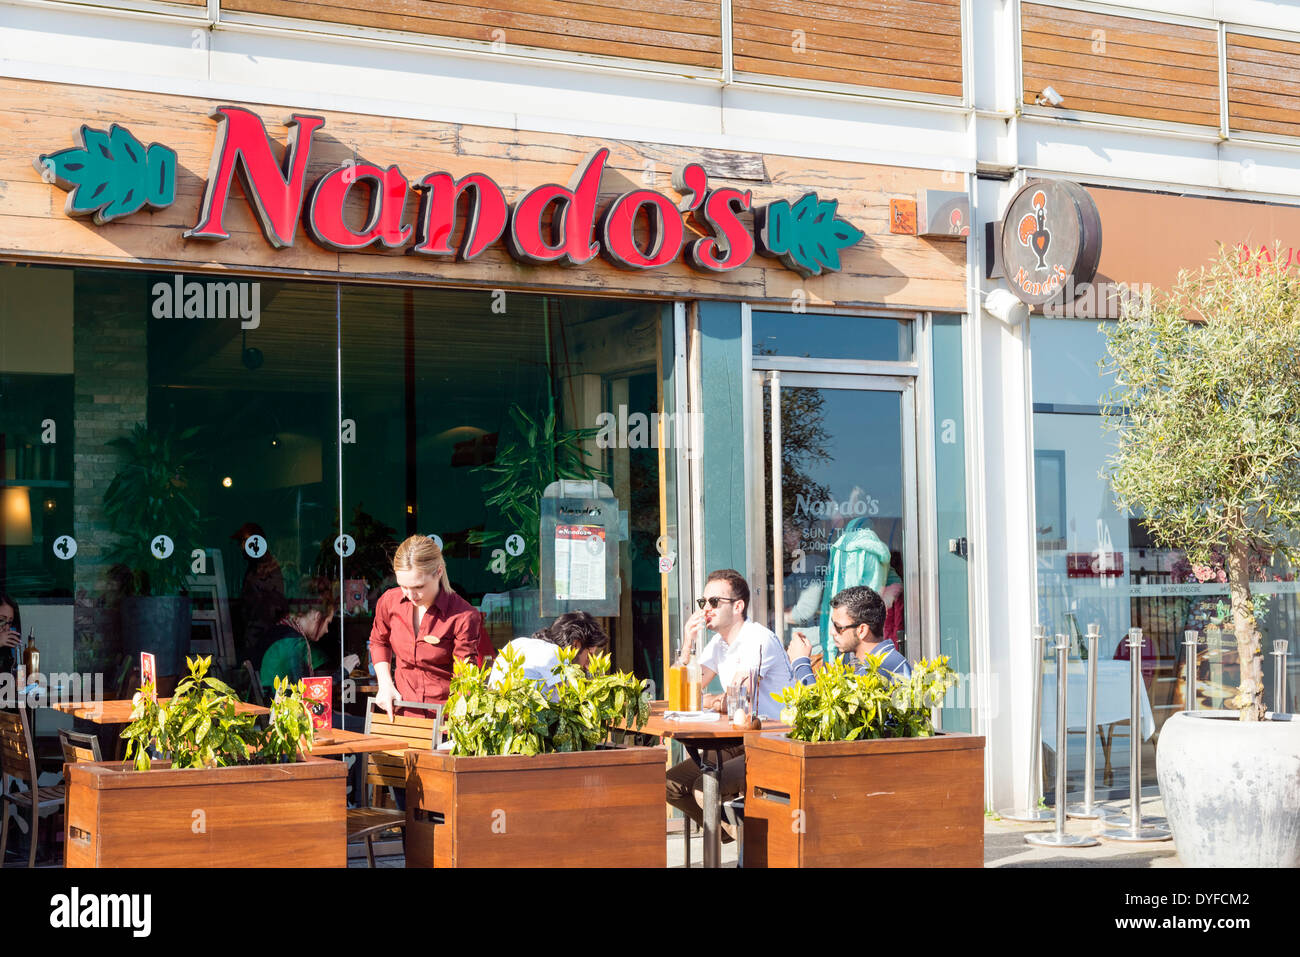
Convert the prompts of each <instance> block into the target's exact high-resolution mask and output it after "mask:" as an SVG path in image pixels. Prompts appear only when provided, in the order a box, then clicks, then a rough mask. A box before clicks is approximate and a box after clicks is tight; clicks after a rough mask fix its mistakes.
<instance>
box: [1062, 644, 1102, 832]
mask: <svg viewBox="0 0 1300 957" xmlns="http://www.w3.org/2000/svg"><path fill="white" fill-rule="evenodd" d="M1100 641H1101V625H1099V624H1098V623H1097V622H1095V621H1094V622H1092V623H1091V624H1089V625H1088V688H1087V706H1086V717H1085V719H1084V721H1085V724H1084V729H1085V732H1086V733H1087V735H1088V743H1087V745H1086V746H1085V747H1084V750H1083V775H1084V778H1083V803H1082V804H1071V805H1070V807H1069V809H1068V810H1069V814H1070V817H1077V818H1082V819H1083V820H1093V819H1095V818H1099V817H1104V816H1105V815H1104V814H1103V812H1102V811H1101V810H1100V809H1098V808H1097V806H1096V796H1097V788H1096V783H1097V782H1096V777H1097V644H1098V642H1100Z"/></svg>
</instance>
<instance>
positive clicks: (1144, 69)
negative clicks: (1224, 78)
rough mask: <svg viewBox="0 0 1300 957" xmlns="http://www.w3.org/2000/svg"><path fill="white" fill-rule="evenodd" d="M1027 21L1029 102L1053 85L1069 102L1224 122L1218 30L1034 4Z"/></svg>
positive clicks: (1068, 105) (1024, 49) (1024, 15)
mask: <svg viewBox="0 0 1300 957" xmlns="http://www.w3.org/2000/svg"><path fill="white" fill-rule="evenodd" d="M1021 22H1022V28H1021V42H1020V46H1021V59H1022V72H1023V75H1024V90H1023V95H1024V100H1025V102H1026V103H1033V102H1034V101H1035V100H1036V99H1037V98H1038V96H1039V95H1040V94H1041V92H1042V90H1043V88H1044V87H1046V86H1051V87H1053V88H1054V89H1055V90H1056V91H1057V92H1058V93H1060V94H1061V96H1062V97H1064V98H1065V103H1064V108H1065V109H1071V110H1086V111H1090V112H1096V113H1109V114H1112V115H1116V116H1131V117H1136V118H1139V119H1148V120H1158V121H1162V122H1172V123H1189V124H1192V125H1196V126H1208V127H1218V125H1219V73H1218V39H1217V37H1216V35H1215V31H1214V30H1208V29H1204V28H1200V27H1186V26H1180V25H1177V24H1171V23H1161V22H1158V21H1154V20H1140V19H1137V18H1135V17H1117V16H1109V15H1103V14H1094V13H1091V12H1085V11H1080V10H1066V9H1063V8H1060V7H1049V6H1045V5H1043V4H1032V3H1027V4H1024V5H1023V6H1022V7H1021Z"/></svg>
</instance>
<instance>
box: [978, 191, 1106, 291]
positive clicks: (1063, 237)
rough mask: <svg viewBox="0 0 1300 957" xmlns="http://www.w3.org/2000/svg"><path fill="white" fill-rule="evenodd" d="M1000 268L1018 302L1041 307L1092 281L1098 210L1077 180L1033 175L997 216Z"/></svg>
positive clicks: (1097, 250) (1097, 257) (1096, 253)
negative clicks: (999, 220)
mask: <svg viewBox="0 0 1300 957" xmlns="http://www.w3.org/2000/svg"><path fill="white" fill-rule="evenodd" d="M1001 253H1002V270H1003V273H1004V274H1005V276H1006V280H1007V282H1008V283H1009V284H1010V285H1011V291H1012V292H1013V293H1015V295H1016V297H1017V298H1019V299H1020V300H1021V302H1026V303H1029V304H1030V305H1031V306H1041V305H1043V304H1045V303H1048V302H1052V301H1053V300H1058V299H1060V298H1061V297H1062V295H1063V294H1064V293H1065V292H1066V291H1067V290H1073V289H1081V288H1083V287H1084V284H1085V283H1090V282H1092V278H1093V276H1095V275H1096V273H1097V262H1098V260H1100V258H1101V215H1100V214H1099V213H1098V212H1097V204H1096V203H1095V202H1093V199H1092V196H1091V195H1089V193H1088V191H1087V190H1086V189H1084V188H1083V187H1082V186H1080V185H1079V184H1078V183H1069V182H1065V181H1063V180H1032V181H1030V182H1028V183H1026V184H1025V185H1024V187H1022V188H1021V190H1020V191H1019V192H1018V193H1016V195H1015V196H1013V197H1012V198H1011V202H1010V204H1008V206H1007V211H1006V213H1005V214H1004V215H1003V217H1002V245H1001Z"/></svg>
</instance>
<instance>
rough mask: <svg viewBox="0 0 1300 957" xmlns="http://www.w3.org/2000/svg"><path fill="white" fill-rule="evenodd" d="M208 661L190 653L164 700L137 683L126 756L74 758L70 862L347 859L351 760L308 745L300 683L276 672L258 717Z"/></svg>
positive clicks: (304, 863)
mask: <svg viewBox="0 0 1300 957" xmlns="http://www.w3.org/2000/svg"><path fill="white" fill-rule="evenodd" d="M211 663H212V659H211V658H192V659H189V662H188V664H189V671H190V673H189V675H188V676H187V677H185V678H182V679H181V681H180V682H179V683H178V684H177V686H176V692H175V694H174V695H173V696H172V697H171V698H170V699H168V700H166V701H158V700H156V699H155V697H154V688H153V686H152V685H150V684H146V685H145V686H143V687H141V689H140V692H139V694H137V695H136V698H135V707H134V709H133V710H132V713H131V723H130V724H129V725H128V726H127V728H126V730H125V731H123V732H122V737H123V738H125V739H126V741H127V757H128V759H132V761H131V763H130V764H126V765H123V764H120V763H117V762H100V763H86V764H70V765H68V766H67V777H68V789H67V806H66V818H67V831H66V834H65V844H64V854H65V864H66V865H67V866H68V867H248V866H252V865H256V866H259V867H343V866H345V865H346V863H347V798H346V773H347V769H346V768H345V766H344V765H343V763H342V762H341V761H327V760H325V759H323V758H311V757H304V753H305V752H307V751H309V750H310V748H311V742H312V721H311V712H310V711H309V710H308V708H307V705H306V702H305V701H304V699H303V685H302V683H301V682H299V683H298V684H297V685H291V684H290V682H289V681H288V679H280V678H277V679H276V686H275V690H276V695H275V699H274V701H273V702H272V703H271V711H270V714H269V715H267V716H266V719H265V722H266V723H265V725H262V724H261V723H260V719H259V717H258V716H257V715H254V714H249V713H243V712H241V711H239V710H237V708H236V705H237V704H238V699H237V698H236V697H235V694H234V692H233V691H232V690H231V688H230V687H229V686H227V685H226V684H225V683H223V682H222V681H220V680H218V679H217V678H214V677H212V676H210V675H209V674H208V673H207V672H208V668H209V666H210V665H211ZM151 751H156V752H158V753H159V754H160V755H161V760H159V761H156V762H155V761H154V760H153V758H152V756H151V753H150V752H151Z"/></svg>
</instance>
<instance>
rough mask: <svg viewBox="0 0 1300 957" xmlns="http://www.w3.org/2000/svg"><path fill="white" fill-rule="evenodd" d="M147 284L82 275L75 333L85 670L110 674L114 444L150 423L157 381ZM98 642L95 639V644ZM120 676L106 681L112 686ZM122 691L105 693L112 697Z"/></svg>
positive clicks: (137, 278) (76, 506)
mask: <svg viewBox="0 0 1300 957" xmlns="http://www.w3.org/2000/svg"><path fill="white" fill-rule="evenodd" d="M145 279H146V277H145V276H144V275H142V274H132V273H122V272H117V273H109V272H103V271H97V270H79V271H78V273H77V280H76V291H75V300H74V304H73V310H74V317H75V318H74V327H73V362H74V369H75V380H74V386H73V418H74V422H75V440H74V445H73V506H72V514H73V527H74V529H75V536H76V539H77V557H76V579H75V586H74V591H75V593H76V598H77V605H76V616H75V628H76V634H77V638H78V641H77V645H76V647H77V661H76V667H77V670H78V671H100V670H103V671H106V672H107V671H109V670H110V669H111V666H112V664H113V662H114V661H116V659H117V657H118V655H119V654H120V653H121V648H122V639H121V633H120V629H119V625H118V611H117V604H118V599H119V593H118V590H117V587H116V586H115V584H114V583H113V582H112V581H111V579H110V577H109V575H108V570H109V568H110V567H111V562H110V561H109V559H108V555H109V553H110V552H111V551H112V547H113V544H114V536H113V534H112V533H111V532H110V531H109V525H108V520H107V518H106V516H105V515H104V492H105V491H107V489H108V486H109V483H110V482H112V480H113V476H114V475H115V474H116V473H117V467H118V455H117V453H116V452H115V451H114V450H113V449H110V448H109V447H108V444H107V443H108V442H109V441H110V440H112V439H115V438H117V437H118V436H123V435H126V434H128V433H129V432H130V431H131V428H132V426H134V425H135V424H136V423H137V422H143V421H144V420H145V416H146V411H147V403H148V395H149V375H148V359H147V350H146V323H147V322H148V317H149V306H148V297H147V295H146V293H147V289H146V281H145ZM87 639H90V640H87ZM115 678H116V675H110V676H108V677H106V679H105V680H106V681H111V680H114V679H115ZM114 690H115V689H113V688H109V687H107V685H106V686H105V692H106V693H108V694H112V693H113V691H114Z"/></svg>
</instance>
